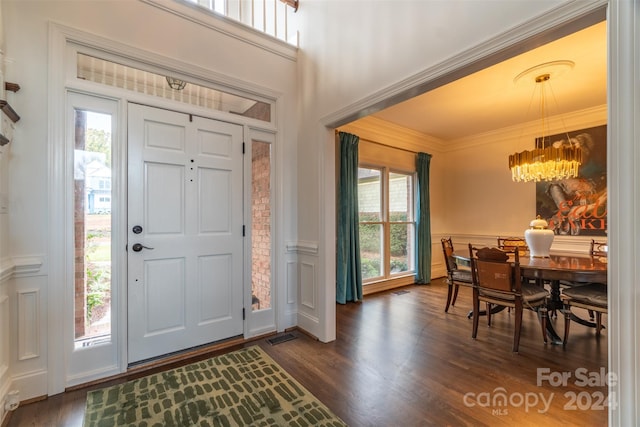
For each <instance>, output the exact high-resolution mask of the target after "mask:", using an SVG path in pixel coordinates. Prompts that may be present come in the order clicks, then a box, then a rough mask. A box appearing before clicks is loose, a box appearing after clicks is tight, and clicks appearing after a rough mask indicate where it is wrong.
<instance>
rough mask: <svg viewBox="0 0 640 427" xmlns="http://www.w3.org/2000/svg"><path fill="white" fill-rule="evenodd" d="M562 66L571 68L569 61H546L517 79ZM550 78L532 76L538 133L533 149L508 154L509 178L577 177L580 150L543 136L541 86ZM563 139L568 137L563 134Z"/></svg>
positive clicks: (549, 179) (543, 114)
mask: <svg viewBox="0 0 640 427" xmlns="http://www.w3.org/2000/svg"><path fill="white" fill-rule="evenodd" d="M549 67H551V69H553V68H554V67H555V68H556V69H564V68H567V67H573V62H571V61H555V62H553V63H546V64H542V65H539V66H536V67H533V68H531V69H529V70H526V71H524V72H522V73H520V74H519V75H518V76H517V77H516V79H515V80H516V82H517V80H519V79H521V78H522V77H525V76H527V75H530V74H531V73H532V72H537V71H539V70H540V69H543V68H546V69H549ZM550 79H551V73H550V72H547V73H543V74H538V75H536V76H535V83H536V86H537V87H538V88H539V89H540V113H541V116H542V136H541V137H540V138H536V147H535V149H533V150H527V151H522V152H520V153H515V154H512V155H510V156H509V169H511V179H512V180H513V181H515V182H529V181H534V182H539V181H556V180H560V179H566V178H573V177H576V176H578V168H579V166H580V165H581V164H582V150H581V149H580V147H578V146H575V145H573V144H569V145H564V144H559V145H551V144H550V141H548V139H549V138H548V137H547V138H545V134H544V131H545V123H546V118H545V112H546V100H545V85H546V84H548V82H549V80H550ZM567 141H568V142H570V139H569V137H568V135H567Z"/></svg>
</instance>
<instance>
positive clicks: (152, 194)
mask: <svg viewBox="0 0 640 427" xmlns="http://www.w3.org/2000/svg"><path fill="white" fill-rule="evenodd" d="M242 165H243V159H242V127H241V126H238V125H233V124H229V123H224V122H217V121H214V120H209V119H204V118H200V117H190V116H189V115H187V114H181V113H176V112H170V111H165V110H160V109H156V108H152V107H145V106H140V105H136V104H130V106H129V252H128V256H129V363H132V362H136V361H140V360H144V359H149V358H153V357H157V356H161V355H163V354H167V353H171V352H174V351H179V350H183V349H187V348H190V347H195V346H198V345H202V344H207V343H210V342H214V341H218V340H221V339H225V338H229V337H232V336H235V335H239V334H241V333H242V331H243V320H242V308H243V298H242V295H243V236H242V227H243V224H242V222H243V221H242V218H243V205H242V200H243V180H242V177H243V172H242ZM135 225H140V226H141V227H142V229H143V230H142V232H141V233H139V234H136V233H133V227H134V226H135ZM135 243H140V244H142V245H144V246H145V247H146V248H142V250H140V251H139V252H136V251H134V250H133V245H134V244H135Z"/></svg>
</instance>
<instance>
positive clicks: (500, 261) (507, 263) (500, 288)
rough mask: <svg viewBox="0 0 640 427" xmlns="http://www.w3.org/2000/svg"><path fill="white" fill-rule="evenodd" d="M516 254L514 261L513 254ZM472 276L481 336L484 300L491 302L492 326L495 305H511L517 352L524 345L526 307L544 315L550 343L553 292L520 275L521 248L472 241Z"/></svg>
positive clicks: (544, 333) (475, 318) (475, 330)
mask: <svg viewBox="0 0 640 427" xmlns="http://www.w3.org/2000/svg"><path fill="white" fill-rule="evenodd" d="M510 256H511V257H513V261H511V260H510V259H509V257H510ZM469 258H470V259H471V278H472V280H473V332H472V334H471V336H472V338H474V339H475V338H476V337H477V335H478V324H479V318H480V302H485V303H486V304H487V309H486V315H487V323H488V325H489V326H491V308H492V305H500V306H504V307H510V308H512V309H513V311H514V318H515V319H514V321H515V325H514V334H513V352H514V353H517V352H518V348H519V346H520V330H521V328H522V314H523V311H524V309H525V308H527V309H531V310H533V311H535V312H536V313H537V315H538V317H539V318H540V325H541V328H542V338H543V340H544V342H545V343H546V342H547V298H548V297H549V292H548V291H547V290H546V289H544V287H542V286H538V285H535V284H532V283H529V282H528V281H526V280H523V279H522V276H521V274H520V257H519V251H518V250H517V249H514V250H513V251H504V250H501V249H499V248H476V247H473V245H471V244H469Z"/></svg>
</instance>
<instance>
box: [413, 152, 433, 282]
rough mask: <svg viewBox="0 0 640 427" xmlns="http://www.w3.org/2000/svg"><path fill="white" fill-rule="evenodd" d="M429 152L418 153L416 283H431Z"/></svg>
mask: <svg viewBox="0 0 640 427" xmlns="http://www.w3.org/2000/svg"><path fill="white" fill-rule="evenodd" d="M430 162H431V154H427V153H418V158H417V160H416V172H417V175H418V200H416V206H417V208H418V209H417V213H416V228H417V240H418V241H417V244H416V258H417V260H416V283H418V284H425V283H431V209H430V207H429V163H430Z"/></svg>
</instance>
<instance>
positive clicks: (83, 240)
mask: <svg viewBox="0 0 640 427" xmlns="http://www.w3.org/2000/svg"><path fill="white" fill-rule="evenodd" d="M74 111H75V142H74V143H75V149H74V162H73V163H74V194H75V197H74V209H73V211H74V228H75V232H74V236H75V239H74V248H75V256H74V258H75V268H74V271H75V277H74V280H75V285H74V287H75V292H74V307H75V316H74V325H75V333H74V339H75V344H76V345H75V347H76V348H78V347H87V346H91V345H95V344H98V343H104V342H109V341H110V340H111V175H112V165H111V157H112V156H111V151H112V149H111V148H112V145H111V129H112V124H111V119H112V117H111V115H110V114H103V113H97V112H92V111H88V110H84V109H75V110H74Z"/></svg>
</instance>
